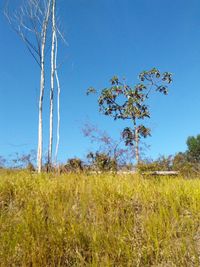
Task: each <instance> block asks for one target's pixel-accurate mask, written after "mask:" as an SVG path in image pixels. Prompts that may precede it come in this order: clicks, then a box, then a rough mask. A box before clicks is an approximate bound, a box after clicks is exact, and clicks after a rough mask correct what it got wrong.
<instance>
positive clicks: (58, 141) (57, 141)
mask: <svg viewBox="0 0 200 267" xmlns="http://www.w3.org/2000/svg"><path fill="white" fill-rule="evenodd" d="M55 50H56V51H55V76H56V83H57V140H56V151H55V162H57V158H58V148H59V143H60V91H61V88H60V81H59V77H58V71H57V54H58V39H57V35H56V49H55Z"/></svg>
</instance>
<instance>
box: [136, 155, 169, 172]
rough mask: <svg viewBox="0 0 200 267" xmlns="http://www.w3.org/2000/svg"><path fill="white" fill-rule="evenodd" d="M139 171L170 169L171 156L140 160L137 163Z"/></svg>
mask: <svg viewBox="0 0 200 267" xmlns="http://www.w3.org/2000/svg"><path fill="white" fill-rule="evenodd" d="M137 170H138V171H139V172H152V171H170V170H172V157H171V156H169V157H164V156H161V157H159V158H158V159H157V160H155V161H141V162H140V163H139V164H138V165H137Z"/></svg>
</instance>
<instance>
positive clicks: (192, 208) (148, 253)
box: [0, 171, 200, 267]
mask: <svg viewBox="0 0 200 267" xmlns="http://www.w3.org/2000/svg"><path fill="white" fill-rule="evenodd" d="M199 259H200V180H198V179H190V180H184V179H182V178H162V179H159V180H158V179H155V178H154V179H143V178H140V177H137V176H133V175H132V176H131V175H126V176H114V175H109V174H105V175H98V176H95V175H90V176H89V175H88V176H87V175H76V174H74V175H63V176H56V175H55V176H54V175H47V174H43V175H40V176H38V175H35V174H30V173H23V172H16V173H12V172H10V173H9V172H5V171H2V172H1V173H0V266H6V267H8V266H37V267H40V266H41V267H45V266H56V267H57V266H103V267H104V266H105V267H106V266H133V267H134V266H142V267H143V266H163V267H164V266H169V267H173V266H200V260H199Z"/></svg>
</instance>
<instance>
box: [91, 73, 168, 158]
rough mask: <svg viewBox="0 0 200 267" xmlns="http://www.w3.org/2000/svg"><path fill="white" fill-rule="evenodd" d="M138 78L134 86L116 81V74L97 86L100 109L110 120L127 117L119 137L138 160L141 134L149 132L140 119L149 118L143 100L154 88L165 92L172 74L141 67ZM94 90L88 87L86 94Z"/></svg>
mask: <svg viewBox="0 0 200 267" xmlns="http://www.w3.org/2000/svg"><path fill="white" fill-rule="evenodd" d="M139 80H140V82H139V83H138V84H136V85H135V86H130V85H127V84H126V81H125V80H122V81H120V80H119V78H118V77H117V76H114V77H113V78H112V79H111V80H110V86H109V87H107V88H105V89H103V90H101V92H100V96H99V98H98V104H99V108H100V112H102V113H103V114H104V115H106V116H111V117H113V118H114V120H118V119H122V120H130V121H131V122H132V127H126V128H125V129H124V131H123V134H122V136H123V139H124V141H125V144H126V145H127V146H132V147H134V149H135V158H136V161H137V163H138V162H139V159H140V155H139V142H140V139H141V138H146V137H147V136H149V135H150V129H149V128H147V127H146V126H145V125H144V124H141V123H140V121H141V120H144V119H145V118H150V111H149V107H148V105H147V100H148V99H149V96H150V94H151V93H152V92H153V91H154V92H155V91H156V92H160V93H163V94H164V95H167V93H168V86H167V85H168V84H170V83H171V82H172V74H171V73H169V72H164V73H161V72H160V71H159V70H158V69H156V68H153V69H151V70H149V71H143V72H141V73H140V75H139ZM95 92H96V90H95V89H94V88H93V87H90V88H89V89H88V91H87V94H90V93H95Z"/></svg>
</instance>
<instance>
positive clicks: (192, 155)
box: [187, 134, 200, 162]
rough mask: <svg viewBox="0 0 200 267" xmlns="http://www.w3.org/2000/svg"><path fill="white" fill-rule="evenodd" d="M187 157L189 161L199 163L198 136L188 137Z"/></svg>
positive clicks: (199, 137) (199, 145)
mask: <svg viewBox="0 0 200 267" xmlns="http://www.w3.org/2000/svg"><path fill="white" fill-rule="evenodd" d="M187 146H188V150H187V155H188V159H189V161H193V162H200V134H199V135H197V136H196V137H195V136H190V137H188V139H187Z"/></svg>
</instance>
